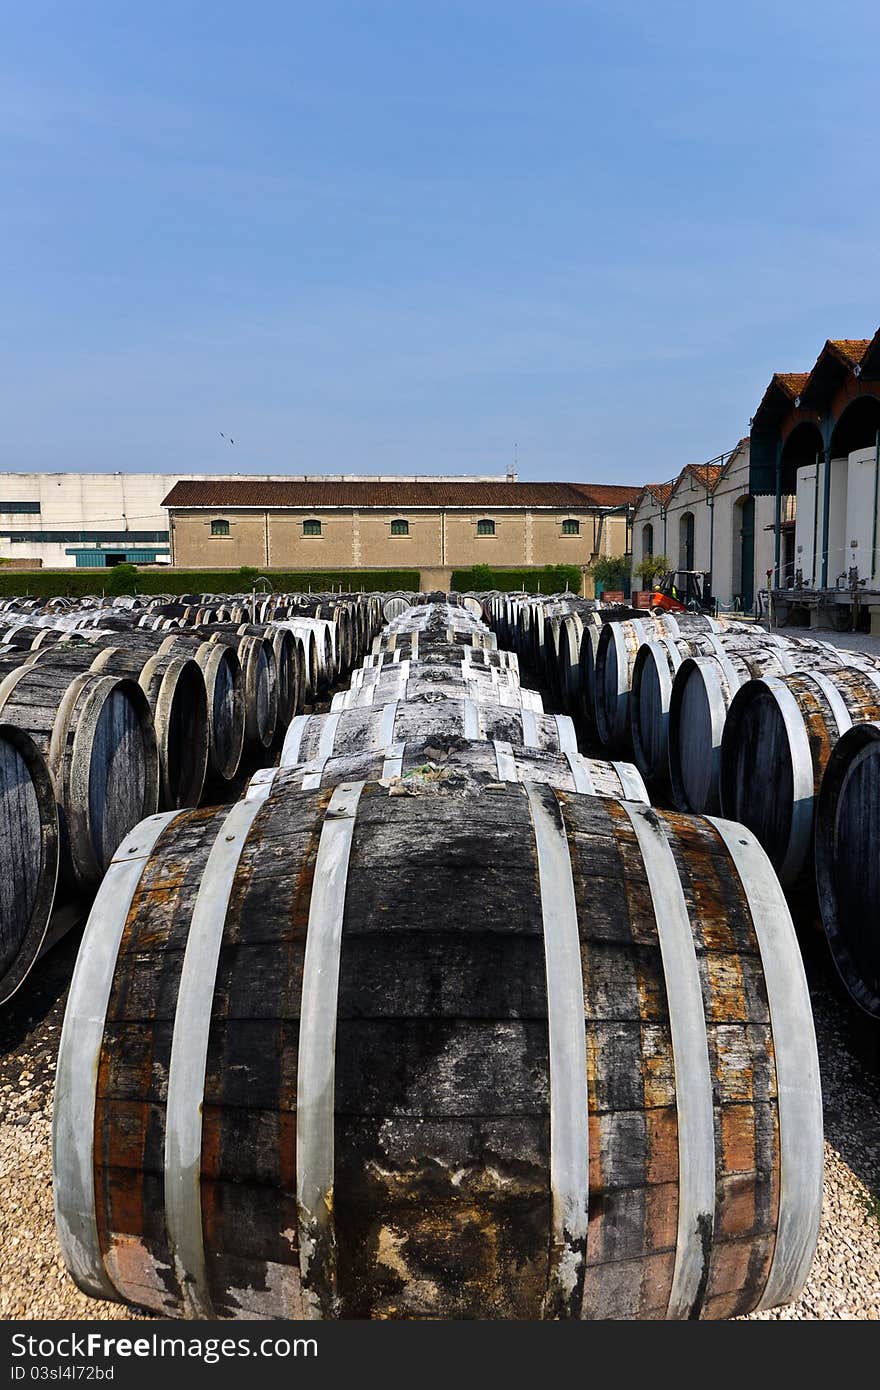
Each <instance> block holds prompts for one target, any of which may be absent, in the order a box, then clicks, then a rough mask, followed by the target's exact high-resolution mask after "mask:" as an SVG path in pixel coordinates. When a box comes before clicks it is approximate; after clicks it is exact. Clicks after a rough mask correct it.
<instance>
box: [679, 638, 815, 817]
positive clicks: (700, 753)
mask: <svg viewBox="0 0 880 1390" xmlns="http://www.w3.org/2000/svg"><path fill="white" fill-rule="evenodd" d="M709 642H710V645H711V647H712V652H711V654H710V655H705V656H695V657H688V658H686V659H685V660H684V661H683V662H682V663H681V665H680V667H679V668H678V671H677V673H676V676H675V680H674V681H673V685H672V692H671V695H670V698H669V721H668V725H667V737H668V753H669V779H670V785H671V787H672V796H673V800H674V801H675V804H676V806H677V807H678V809H679V810H680V811H692V812H696V813H698V814H706V813H709V812H716V811H718V810H720V808H721V791H720V782H719V778H720V773H721V739H722V737H723V734H724V724H725V721H726V719H727V711H728V708H729V706H730V703H731V701H732V699H733V697H734V695H735V694H736V692H737V690H739V688H740V686H741V685H743V684H745V682H746V681H749V680H753V679H757V678H759V677H761V676H785V675H790V674H791V672H792V671H795V670H797V669H798V668H804V667H806V668H811V667H819V668H821V669H825V668H826V667H831V666H834V665H839V664H840V656H841V654H840V653H839V652H836V651H835V649H834V648H832V647H831V646H830V645H829V644H828V643H812V642H802V641H800V640H798V639H790V638H789V639H787V638H779V637H770V636H761V637H757V638H755V639H754V640H753V641H751V642H748V641H738V640H729V639H727V638H714V639H713V638H710V639H709Z"/></svg>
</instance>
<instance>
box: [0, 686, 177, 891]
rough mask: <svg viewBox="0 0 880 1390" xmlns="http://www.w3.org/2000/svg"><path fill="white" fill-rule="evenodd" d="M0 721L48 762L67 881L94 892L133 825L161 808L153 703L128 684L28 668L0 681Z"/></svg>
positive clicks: (139, 690) (138, 689)
mask: <svg viewBox="0 0 880 1390" xmlns="http://www.w3.org/2000/svg"><path fill="white" fill-rule="evenodd" d="M0 720H2V722H4V723H7V724H14V725H15V726H16V727H17V728H19V729H23V730H24V731H25V733H28V734H29V735H30V736H31V738H32V739H33V740H34V742H35V743H36V745H37V747H38V748H39V750H40V752H41V753H42V754H43V756H44V757H45V758H46V762H47V765H48V768H49V772H50V774H51V776H52V781H53V784H54V787H55V799H56V801H57V803H58V808H59V821H60V827H61V844H62V853H63V861H62V863H63V868H64V870H65V877H67V878H69V879H71V880H72V883H73V885H74V886H75V887H76V888H78V889H83V890H87V891H88V890H91V889H92V888H94V887H95V885H96V884H97V883H98V882H99V881H100V879H101V876H102V874H103V873H104V871H105V869H106V868H107V866H108V864H109V863H110V861H111V859H112V857H113V855H114V853H115V851H116V849H117V846H118V845H119V843H120V841H121V840H123V839H124V838H125V836H126V835H127V834H128V832H129V830H130V829H131V827H132V826H133V825H136V824H137V822H138V821H140V820H141V819H142V818H143V816H144V815H150V814H151V813H152V812H154V811H155V810H156V806H157V805H158V799H159V760H158V755H157V751H156V735H155V733H154V730H153V720H152V716H151V714H150V707H149V705H148V703H147V697H146V696H145V694H144V692H143V691H142V690H141V688H140V686H139V685H138V684H137V683H136V682H135V681H132V680H128V679H127V678H117V677H115V676H102V675H98V674H96V673H95V672H91V671H87V672H84V673H83V674H81V675H72V673H71V672H70V671H68V670H65V669H64V668H63V667H55V666H50V665H45V666H44V665H36V666H22V667H19V669H18V670H16V671H13V672H12V673H11V674H10V675H8V676H6V677H5V679H4V680H3V681H2V682H0Z"/></svg>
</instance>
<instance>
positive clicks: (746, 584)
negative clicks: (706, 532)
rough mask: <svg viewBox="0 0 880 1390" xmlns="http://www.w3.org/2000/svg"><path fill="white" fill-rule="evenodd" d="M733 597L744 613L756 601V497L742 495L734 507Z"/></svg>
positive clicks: (748, 610) (732, 549)
mask: <svg viewBox="0 0 880 1390" xmlns="http://www.w3.org/2000/svg"><path fill="white" fill-rule="evenodd" d="M732 540H733V544H732V547H731V551H732V556H733V574H732V597H733V600H734V602H737V601H738V603H739V607H740V608H741V609H742V610H743V612H744V613H748V612H750V611H751V609H752V607H753V605H754V602H755V499H754V497H752V496H750V495H749V496H746V497H740V498H739V499H738V501H737V502H736V503H735V505H734V508H733V537H732Z"/></svg>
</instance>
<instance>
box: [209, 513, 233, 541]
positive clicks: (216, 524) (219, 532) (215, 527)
mask: <svg viewBox="0 0 880 1390" xmlns="http://www.w3.org/2000/svg"><path fill="white" fill-rule="evenodd" d="M229 534H230V531H229V522H228V521H225V520H224V519H223V518H222V517H219V516H218V517H215V518H214V520H213V521H212V522H211V535H212V536H228V535H229Z"/></svg>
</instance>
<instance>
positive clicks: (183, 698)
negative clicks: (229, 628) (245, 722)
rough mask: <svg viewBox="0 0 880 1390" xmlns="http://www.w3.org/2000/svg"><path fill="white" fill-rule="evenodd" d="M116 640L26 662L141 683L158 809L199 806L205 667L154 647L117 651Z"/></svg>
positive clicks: (204, 751) (52, 651)
mask: <svg viewBox="0 0 880 1390" xmlns="http://www.w3.org/2000/svg"><path fill="white" fill-rule="evenodd" d="M117 640H119V636H118V634H116V633H112V634H111V635H110V636H109V637H106V636H103V635H102V636H101V638H100V639H99V642H98V643H92V642H89V643H87V644H84V645H83V646H81V647H80V646H77V647H68V646H67V645H66V644H65V645H64V646H63V647H60V648H58V647H50V648H47V649H43V648H40V649H39V650H38V651H35V652H31V653H30V654H29V656H28V660H27V664H28V665H35V666H36V665H40V666H55V667H63V668H64V669H66V670H69V671H99V672H101V673H102V674H104V675H113V676H129V677H131V679H132V680H135V681H137V683H138V685H139V686H140V687H141V689H142V690H143V692H144V694H145V695H146V697H147V700H148V702H149V706H150V713H151V715H152V717H153V726H154V729H155V734H156V747H157V752H158V757H159V805H160V807H162V808H163V809H166V810H171V809H172V808H173V807H176V806H194V805H196V804H197V803H198V801H199V799H200V797H201V795H202V788H203V787H204V785H205V773H206V770H207V765H208V697H207V691H206V688H205V679H204V676H203V675H202V672H201V669H200V668H199V666H198V665H197V663H196V662H195V661H192V660H191V659H190V658H188V657H186V656H174V655H172V654H170V653H168V654H166V655H164V656H160V655H159V654H158V653H157V652H156V651H155V650H154V649H152V648H151V647H150V646H149V645H137V644H133V645H128V644H127V645H125V646H122V647H118V646H116V645H115V643H116V641H117ZM105 643H106V644H107V645H104V644H105Z"/></svg>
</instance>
